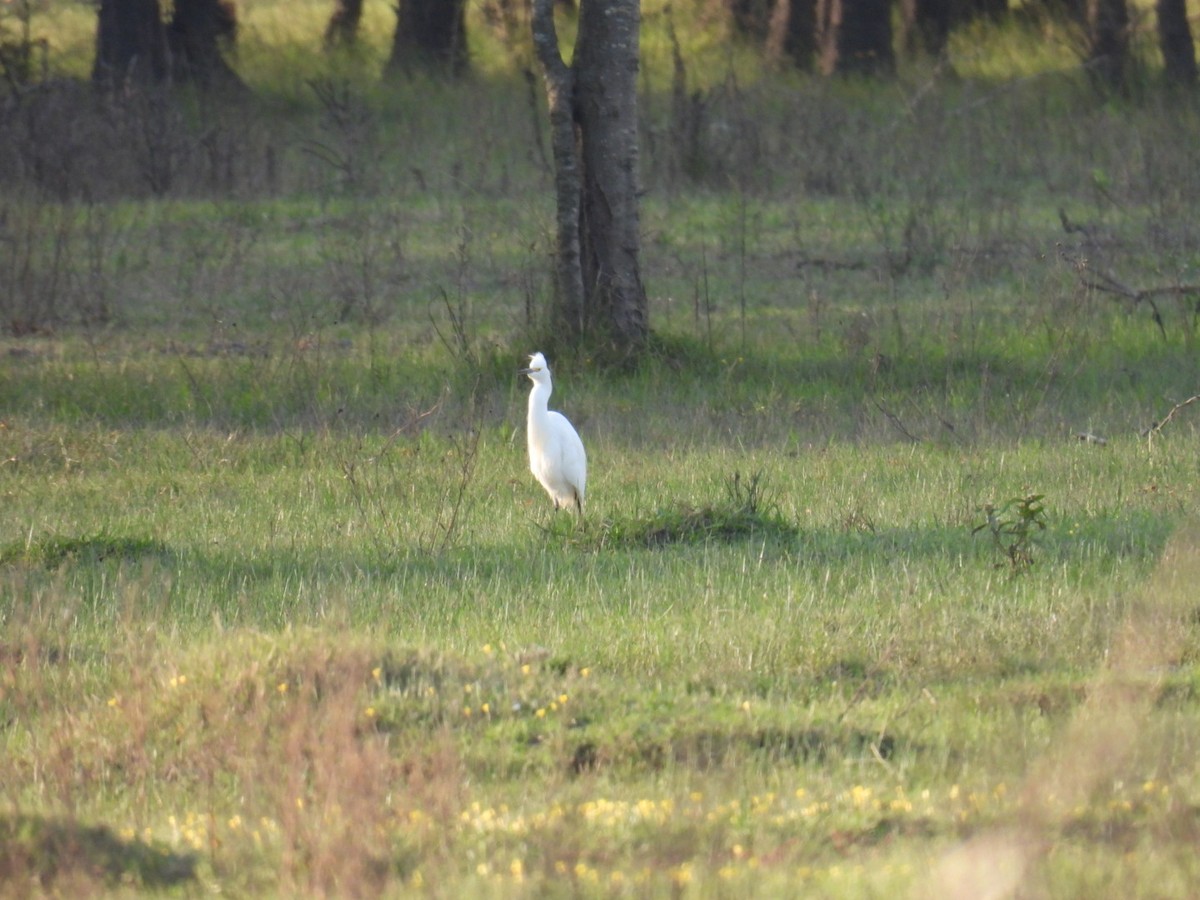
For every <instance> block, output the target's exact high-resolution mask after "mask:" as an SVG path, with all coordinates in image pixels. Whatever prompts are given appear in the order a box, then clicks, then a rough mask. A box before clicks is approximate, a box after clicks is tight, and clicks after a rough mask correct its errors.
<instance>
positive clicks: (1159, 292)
mask: <svg viewBox="0 0 1200 900" xmlns="http://www.w3.org/2000/svg"><path fill="white" fill-rule="evenodd" d="M1091 271H1092V272H1093V273H1094V274H1095V276H1096V277H1095V278H1083V285H1084V287H1087V288H1091V289H1092V290H1094V291H1103V292H1105V293H1108V294H1116V295H1117V296H1119V297H1124V298H1125V299H1127V300H1129V301H1130V302H1131V303H1132V304H1133V305H1134V306H1136V305H1137V304H1139V303H1146V304H1147V305H1148V306H1149V307H1150V309H1151V311H1152V312H1153V314H1154V323H1155V324H1156V325H1158V330H1159V331H1160V332H1161V333H1162V336H1163V337H1164V338H1165V337H1166V336H1167V329H1166V326H1165V325H1163V318H1162V314H1161V313H1159V311H1158V304H1157V303H1155V302H1154V298H1155V297H1188V296H1195V297H1200V284H1171V285H1163V286H1160V287H1150V288H1131V287H1129V285H1127V284H1123V283H1122V282H1120V281H1118V280H1117V279H1116V278H1114V277H1113V276H1111V275H1109V274H1108V273H1107V272H1104V271H1101V270H1099V269H1092V270H1091Z"/></svg>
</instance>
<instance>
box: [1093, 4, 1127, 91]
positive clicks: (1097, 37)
mask: <svg viewBox="0 0 1200 900" xmlns="http://www.w3.org/2000/svg"><path fill="white" fill-rule="evenodd" d="M1087 22H1088V60H1087V61H1088V67H1089V69H1090V71H1092V72H1093V73H1095V75H1096V77H1097V79H1098V80H1099V81H1100V83H1101V84H1103V85H1104V86H1105V87H1106V88H1108V89H1110V90H1117V91H1119V90H1122V89H1124V87H1125V73H1126V69H1127V67H1128V61H1129V8H1128V7H1127V6H1126V5H1125V0H1088V4H1087Z"/></svg>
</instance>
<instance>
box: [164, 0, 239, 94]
mask: <svg viewBox="0 0 1200 900" xmlns="http://www.w3.org/2000/svg"><path fill="white" fill-rule="evenodd" d="M166 32H167V45H168V47H169V48H170V50H171V77H172V78H173V79H174V80H175V82H176V83H179V84H194V85H196V86H197V87H200V88H204V89H206V90H213V89H215V90H222V91H227V92H232V93H247V92H249V88H247V87H246V83H245V82H244V81H242V79H241V77H240V76H239V75H238V74H237V72H235V71H234V70H233V68H232V67H231V66H230V65H229V63H227V62H226V61H225V56H224V55H223V54H222V53H221V44H222V43H224V44H226V45H227V46H232V45H233V42H234V40H235V38H236V36H237V11H236V9H235V7H234V6H233V3H232V2H230V0H175V12H174V14H173V15H172V16H171V21H170V22H168V23H167V29H166Z"/></svg>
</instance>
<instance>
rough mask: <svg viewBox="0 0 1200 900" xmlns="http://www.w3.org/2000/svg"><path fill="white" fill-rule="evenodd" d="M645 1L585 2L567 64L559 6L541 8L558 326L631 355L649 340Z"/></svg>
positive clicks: (539, 46) (539, 39)
mask: <svg viewBox="0 0 1200 900" xmlns="http://www.w3.org/2000/svg"><path fill="white" fill-rule="evenodd" d="M640 18H641V14H640V10H639V3H638V0H581V2H580V4H579V26H578V31H577V34H576V41H575V52H574V55H573V58H572V62H571V65H570V66H568V65H566V63H565V62H564V61H563V58H562V54H561V53H560V51H559V46H558V33H557V29H556V28H555V25H554V0H534V3H533V18H532V32H533V41H534V47H535V50H536V52H537V56H538V61H539V62H540V64H541V66H542V73H543V76H544V78H545V85H546V97H547V100H548V104H549V112H550V129H551V142H552V147H553V152H554V173H555V174H554V182H555V201H556V208H557V235H556V241H555V243H556V248H555V249H556V254H555V317H554V318H555V320H556V322H555V324H557V325H561V326H563V327H564V329H565V330H566V336H567V337H569V338H571V339H573V340H579V339H580V338H584V337H588V338H593V339H595V338H600V339H601V340H605V339H607V340H611V341H612V342H613V343H614V345H615V349H616V350H617V351H618V352H621V353H625V354H631V353H633V352H635V351H636V350H637V349H639V348H640V347H641V346H643V345H644V343H645V341H646V339H647V338H648V337H649V317H648V309H647V302H646V291H645V288H644V287H643V286H642V280H641V271H640V264H639V255H640V247H641V235H640V222H639V212H638V188H639V186H638V171H637V170H638V119H637V73H638V44H639V30H640V24H641V23H640Z"/></svg>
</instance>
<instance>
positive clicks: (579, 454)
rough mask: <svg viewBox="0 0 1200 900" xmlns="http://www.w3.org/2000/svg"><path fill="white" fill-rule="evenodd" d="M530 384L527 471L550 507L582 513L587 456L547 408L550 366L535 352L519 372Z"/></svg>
mask: <svg viewBox="0 0 1200 900" xmlns="http://www.w3.org/2000/svg"><path fill="white" fill-rule="evenodd" d="M520 373H521V374H522V375H528V376H529V380H530V381H532V382H533V390H532V391H530V392H529V420H528V423H527V438H528V441H529V470H530V471H531V472H533V475H534V477H535V478H537V480H538V481H539V482H540V483H541V485H542V487H544V488H545V489H546V493H547V494H549V495H550V499H551V500H553V501H554V508H555V509H558V508H559V507H562V506H570V505H574V506H575V509H576V510H578V511H579V512H580V513H582V512H583V492H584V488H585V487H586V485H587V454H586V453H585V452H584V450H583V441H581V440H580V439H579V434H578V433H577V432H576V431H575V428H574V426H572V425H571V423H570V422H568V421H567V417H566V416H564V415H563V414H562V413H560V412H555V411H554V410H552V409H549V403H550V392H551V391H552V390H553V387H552V385H551V383H550V367H549V366H548V365H546V357H544V356H543V355H542V354H540V353H535V354H533V356H531V357H529V366H528V367H527V368H524V369H521V370H520Z"/></svg>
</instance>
